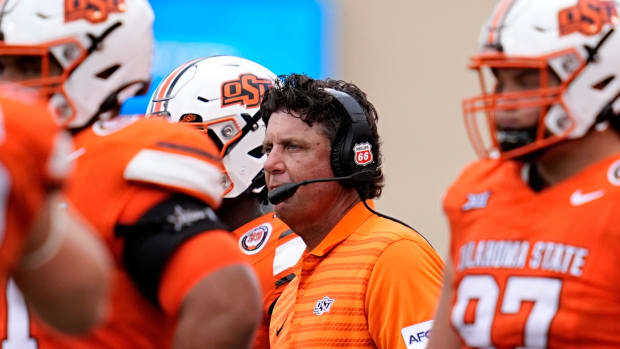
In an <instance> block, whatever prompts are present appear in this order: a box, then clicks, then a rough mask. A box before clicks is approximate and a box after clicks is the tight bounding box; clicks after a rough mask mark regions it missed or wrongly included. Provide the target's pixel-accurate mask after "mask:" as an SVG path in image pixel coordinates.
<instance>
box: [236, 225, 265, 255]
mask: <svg viewBox="0 0 620 349" xmlns="http://www.w3.org/2000/svg"><path fill="white" fill-rule="evenodd" d="M272 230H273V227H272V226H271V224H269V223H264V224H261V225H259V226H258V227H256V228H253V229H250V230H249V231H248V232H247V233H245V234H243V235H242V236H241V238H239V248H240V249H241V252H243V253H245V254H247V255H253V254H257V253H258V252H260V251H261V250H262V249H263V247H265V245H266V244H267V241H269V237H270V236H271V231H272Z"/></svg>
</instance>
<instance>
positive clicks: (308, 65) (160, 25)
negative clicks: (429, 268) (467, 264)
mask: <svg viewBox="0 0 620 349" xmlns="http://www.w3.org/2000/svg"><path fill="white" fill-rule="evenodd" d="M150 2H151V5H152V6H153V9H154V11H155V16H156V20H155V37H156V46H155V59H154V65H153V84H152V86H151V91H153V90H154V89H155V87H156V86H157V84H158V83H159V81H160V80H161V78H162V77H164V76H165V75H167V74H168V73H169V72H170V71H172V70H173V69H174V68H175V67H176V66H178V65H180V64H181V63H183V62H185V61H187V60H189V59H192V58H196V57H201V56H209V55H216V54H230V55H238V56H242V57H245V58H249V59H252V60H255V61H257V62H259V63H261V64H263V65H265V66H266V67H268V68H269V69H271V70H272V71H274V72H275V73H276V74H287V73H291V72H303V73H306V74H308V75H310V76H312V77H316V78H325V77H333V78H338V79H344V80H347V81H352V82H354V83H356V84H358V85H359V86H360V87H361V88H362V89H363V90H364V91H366V92H367V93H368V96H369V99H370V101H371V102H373V103H374V105H375V107H376V108H377V110H378V112H379V118H380V119H379V129H380V134H381V136H382V137H383V153H384V171H385V174H386V184H387V185H386V188H385V191H384V194H383V196H382V197H381V198H380V199H379V200H378V202H377V206H378V208H379V210H380V211H382V212H384V213H387V214H390V215H393V216H395V217H397V218H399V219H401V220H403V221H405V222H407V223H409V224H410V225H412V226H414V227H416V228H417V229H418V230H419V231H420V232H422V233H423V234H424V235H425V236H426V237H427V238H428V239H429V240H430V241H431V242H432V243H433V245H434V246H435V248H436V249H437V250H438V251H439V252H440V254H441V255H442V256H443V257H445V256H446V253H447V248H448V227H447V224H446V222H445V219H444V216H443V213H442V211H441V198H442V195H443V193H444V191H445V190H446V188H447V186H448V185H449V184H450V182H451V181H452V180H454V179H455V178H456V176H457V175H458V173H459V171H460V169H461V168H462V167H463V166H464V165H465V164H466V163H467V162H469V161H471V160H474V159H475V156H474V153H473V151H472V149H471V146H470V144H469V141H468V139H467V136H466V133H465V129H464V127H463V121H462V116H461V109H460V105H461V104H460V103H461V99H462V98H463V97H464V96H470V95H472V94H475V93H478V85H477V78H476V76H475V75H474V73H472V72H469V71H467V70H466V68H465V66H466V64H467V62H468V58H469V56H470V55H471V54H472V53H474V51H475V48H476V43H477V39H478V33H479V30H480V27H481V26H482V23H483V21H484V20H485V19H486V17H487V16H488V15H489V14H490V12H491V9H492V7H493V5H494V3H495V0H469V1H454V0H453V1H417V0H385V1H377V0H294V1H291V0H229V1H219V0H184V1H181V2H179V1H170V0H151V1H150ZM149 96H150V93H149ZM147 102H148V96H145V97H141V98H135V99H132V100H130V101H128V103H126V105H125V106H124V108H123V113H125V114H132V113H144V111H145V110H146V104H147Z"/></svg>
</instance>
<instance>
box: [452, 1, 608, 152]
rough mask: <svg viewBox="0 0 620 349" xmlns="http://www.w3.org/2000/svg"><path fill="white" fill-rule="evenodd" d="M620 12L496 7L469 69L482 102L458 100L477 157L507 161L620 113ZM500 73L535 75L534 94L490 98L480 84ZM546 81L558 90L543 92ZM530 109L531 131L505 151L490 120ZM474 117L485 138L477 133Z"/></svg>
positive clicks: (585, 6)
mask: <svg viewBox="0 0 620 349" xmlns="http://www.w3.org/2000/svg"><path fill="white" fill-rule="evenodd" d="M619 13H620V5H619V3H618V2H617V1H610V0H553V1H541V0H503V1H500V2H499V4H498V5H497V7H496V8H495V10H494V11H493V14H492V15H491V17H490V18H489V21H488V22H487V23H486V25H485V26H484V27H483V29H482V33H481V38H480V51H479V52H478V54H476V55H474V56H473V57H472V58H471V63H470V68H472V69H474V70H477V71H478V73H479V76H480V81H481V84H482V95H480V96H478V97H474V98H470V99H466V100H464V101H463V110H464V117H465V123H466V126H467V129H468V133H469V136H470V139H471V141H472V143H473V145H474V148H475V149H476V151H477V152H478V154H479V155H480V156H481V157H502V158H511V157H515V156H521V155H524V154H527V153H530V152H532V151H535V150H538V149H541V148H543V147H546V146H549V145H551V144H553V143H556V142H558V141H561V140H564V139H575V138H579V137H582V136H583V135H584V134H586V133H587V132H589V131H590V130H591V129H592V128H593V127H594V126H596V125H597V124H599V123H603V124H604V122H605V121H606V119H609V117H611V116H613V115H615V114H618V113H620V100H619V99H618V97H619V96H620V64H619V63H618V62H620V31H619V30H617V29H619V28H617V25H618V23H619V17H618V14H619ZM502 68H525V69H535V70H537V71H539V73H540V75H539V82H540V86H539V88H538V89H536V90H528V91H522V92H510V93H496V91H494V90H493V88H494V86H489V85H488V84H487V83H485V81H486V77H487V73H488V72H489V71H493V70H494V69H502ZM552 74H555V76H557V77H558V78H559V80H560V85H559V86H549V85H548V81H549V78H550V77H551V75H552ZM532 107H536V108H538V110H539V114H540V117H539V120H538V126H537V130H535V131H534V132H532V134H533V136H532V137H531V138H530V139H528V141H526V142H524V144H522V145H521V146H518V147H516V148H514V149H510V150H508V151H503V150H502V149H501V147H500V144H499V143H500V142H499V141H498V134H499V132H498V130H497V128H496V127H495V122H494V120H495V113H496V112H497V111H498V110H514V109H519V108H532ZM478 116H482V117H483V119H484V120H485V122H486V123H487V124H488V125H487V126H488V128H489V130H490V134H488V133H482V132H481V130H480V127H479V125H478V123H479V122H478V120H477V119H478Z"/></svg>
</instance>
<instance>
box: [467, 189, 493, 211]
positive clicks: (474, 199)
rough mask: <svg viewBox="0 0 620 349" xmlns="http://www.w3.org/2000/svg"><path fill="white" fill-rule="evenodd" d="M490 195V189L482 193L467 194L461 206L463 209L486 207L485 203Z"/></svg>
mask: <svg viewBox="0 0 620 349" xmlns="http://www.w3.org/2000/svg"><path fill="white" fill-rule="evenodd" d="M489 197H491V191H490V190H487V191H484V192H482V193H473V194H467V202H466V203H465V204H464V205H463V206H462V207H461V210H463V211H469V210H475V209H479V208H485V207H487V203H488V201H489Z"/></svg>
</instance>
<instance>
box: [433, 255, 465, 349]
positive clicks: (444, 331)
mask: <svg viewBox="0 0 620 349" xmlns="http://www.w3.org/2000/svg"><path fill="white" fill-rule="evenodd" d="M453 274H454V266H453V265H452V261H451V260H450V259H449V260H448V261H447V265H446V268H445V271H444V278H443V286H442V290H441V298H440V300H439V306H438V307H437V313H436V314H435V323H434V326H433V331H432V334H431V339H430V341H429V343H428V347H427V348H428V349H433V348H434V349H452V348H453V349H458V348H460V347H461V344H460V341H459V337H458V335H457V333H456V332H455V331H454V328H453V327H452V326H450V307H451V303H452V299H453V298H454V290H453V289H452V278H453Z"/></svg>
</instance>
